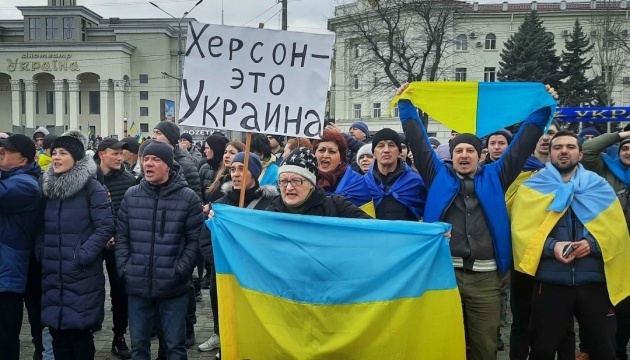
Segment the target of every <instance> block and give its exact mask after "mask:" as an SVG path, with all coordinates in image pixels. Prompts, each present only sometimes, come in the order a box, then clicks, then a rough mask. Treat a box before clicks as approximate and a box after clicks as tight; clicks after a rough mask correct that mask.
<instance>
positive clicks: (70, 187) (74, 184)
mask: <svg viewBox="0 0 630 360" xmlns="http://www.w3.org/2000/svg"><path fill="white" fill-rule="evenodd" d="M95 175H96V163H95V162H94V160H93V159H92V158H90V157H89V156H85V157H83V159H81V160H79V161H77V162H76V163H75V164H74V166H73V167H72V168H71V169H70V170H68V171H66V172H65V173H63V174H56V173H55V171H54V170H53V166H52V165H51V166H50V168H48V170H46V172H45V173H44V176H43V180H42V192H43V193H44V196H46V197H48V198H51V199H67V198H70V197H72V196H73V195H75V194H76V193H78V192H79V191H81V189H83V188H84V187H85V185H86V184H87V183H88V181H89V180H90V179H91V178H93V177H95Z"/></svg>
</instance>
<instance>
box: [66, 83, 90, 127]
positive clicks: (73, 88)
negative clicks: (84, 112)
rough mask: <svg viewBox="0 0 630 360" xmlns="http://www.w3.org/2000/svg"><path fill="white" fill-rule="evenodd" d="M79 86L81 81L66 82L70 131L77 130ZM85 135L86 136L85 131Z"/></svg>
mask: <svg viewBox="0 0 630 360" xmlns="http://www.w3.org/2000/svg"><path fill="white" fill-rule="evenodd" d="M79 84H81V80H68V97H69V98H70V99H69V100H70V101H69V103H70V104H69V105H70V110H69V111H68V113H69V115H70V124H69V126H70V129H78V128H79ZM85 133H86V134H87V130H86V131H85Z"/></svg>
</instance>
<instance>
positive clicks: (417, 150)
mask: <svg viewBox="0 0 630 360" xmlns="http://www.w3.org/2000/svg"><path fill="white" fill-rule="evenodd" d="M398 106H399V109H400V110H399V114H400V119H401V120H402V122H403V130H404V132H405V136H406V138H407V145H408V146H409V148H410V150H411V152H412V153H413V158H414V161H415V163H416V164H422V166H417V169H418V171H419V172H420V176H422V180H424V183H425V184H426V186H427V189H428V197H427V202H426V206H425V212H424V221H425V222H436V221H442V220H443V219H444V216H445V215H446V212H447V210H448V209H449V208H450V206H451V205H452V204H453V201H454V200H455V197H456V196H457V195H458V193H459V191H460V188H461V186H462V179H461V178H460V177H459V176H458V174H457V173H456V172H455V170H454V169H453V168H451V167H449V166H446V165H445V164H444V163H443V162H442V161H440V159H438V157H437V155H436V153H435V151H433V148H432V147H431V143H430V141H429V137H428V135H427V133H426V129H425V128H424V125H423V124H422V123H421V121H420V118H419V116H418V110H417V109H416V108H415V107H414V106H413V105H412V104H411V102H410V101H409V100H401V101H399V102H398ZM547 122H548V116H547V112H546V110H538V111H536V112H534V113H533V114H532V115H530V117H529V118H528V119H527V120H525V122H524V123H523V125H522V126H521V127H520V129H519V131H518V133H517V134H516V135H515V137H514V139H513V140H512V142H511V144H510V146H509V147H508V148H507V150H506V151H505V152H504V153H503V156H501V158H500V159H499V160H498V161H495V162H494V163H492V164H490V165H486V166H484V167H482V168H479V169H477V172H476V173H475V175H474V178H473V181H474V184H475V192H476V194H477V197H478V199H479V203H480V205H481V208H482V210H483V213H484V215H485V219H486V223H487V225H488V228H489V229H490V234H491V235H492V239H490V240H491V241H492V246H493V249H494V255H495V260H496V262H497V266H498V268H499V270H500V272H501V273H505V272H506V271H507V270H508V269H509V268H510V266H511V263H512V237H511V233H510V231H511V230H510V219H509V218H508V213H507V207H506V203H505V192H506V191H507V189H508V187H509V186H510V185H511V184H512V182H514V180H515V179H516V178H517V177H518V175H519V174H520V172H521V169H522V168H523V166H524V165H525V162H526V161H527V159H528V158H529V156H530V155H531V154H532V153H533V152H534V149H535V148H536V143H537V142H538V139H539V138H540V136H541V135H542V134H543V128H544V127H545V126H546V124H547ZM462 215H463V214H462ZM484 241H485V239H484ZM456 245H457V244H456V243H455V242H454V241H451V243H450V246H451V248H453V247H454V246H456Z"/></svg>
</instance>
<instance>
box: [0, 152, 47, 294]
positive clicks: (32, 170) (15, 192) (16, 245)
mask: <svg viewBox="0 0 630 360" xmlns="http://www.w3.org/2000/svg"><path fill="white" fill-rule="evenodd" d="M40 176H41V170H40V168H39V166H38V165H37V163H36V162H32V163H30V164H28V165H26V166H23V167H18V168H15V169H12V170H9V171H0V293H3V292H14V293H24V289H25V288H26V277H27V273H28V266H29V259H30V257H31V253H32V250H33V240H34V237H35V233H36V231H37V230H38V229H37V227H38V225H39V224H40V221H39V209H40V201H41V196H40V192H39V185H38V184H37V179H38V178H39V177H40Z"/></svg>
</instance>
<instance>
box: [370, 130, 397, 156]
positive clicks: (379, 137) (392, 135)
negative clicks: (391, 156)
mask: <svg viewBox="0 0 630 360" xmlns="http://www.w3.org/2000/svg"><path fill="white" fill-rule="evenodd" d="M389 140H391V141H393V142H394V143H396V147H398V151H400V152H402V143H401V142H400V135H398V133H397V132H395V131H394V130H392V129H390V128H384V129H381V130H379V131H377V132H376V134H374V136H373V137H372V153H374V149H376V145H378V143H379V142H381V141H389Z"/></svg>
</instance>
